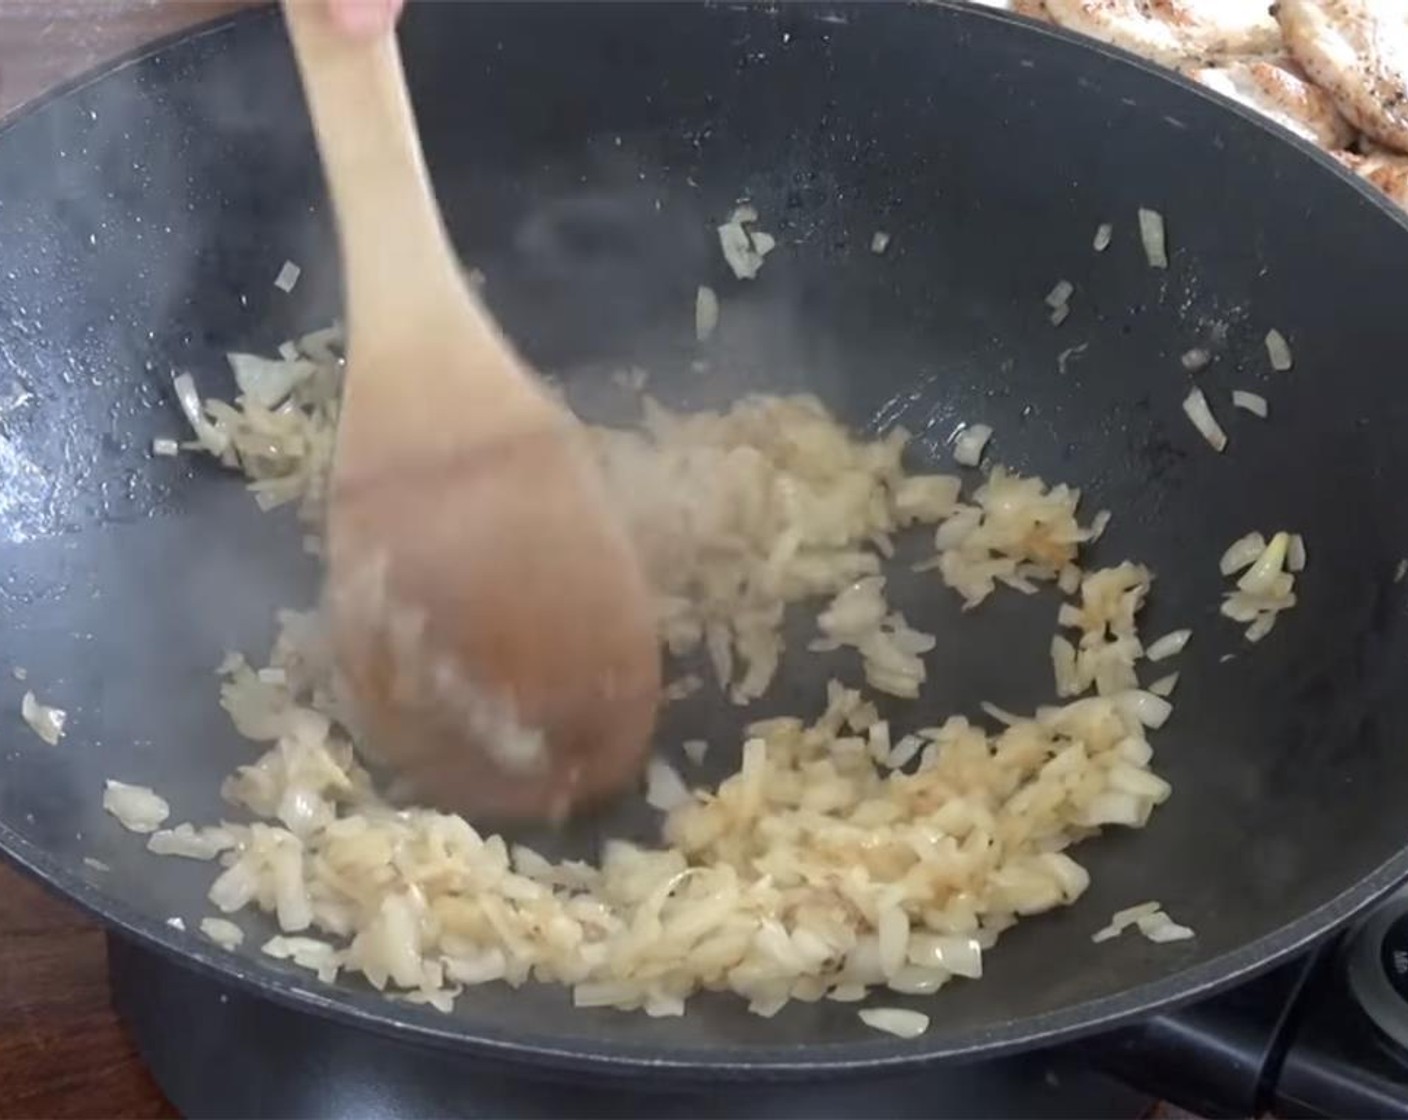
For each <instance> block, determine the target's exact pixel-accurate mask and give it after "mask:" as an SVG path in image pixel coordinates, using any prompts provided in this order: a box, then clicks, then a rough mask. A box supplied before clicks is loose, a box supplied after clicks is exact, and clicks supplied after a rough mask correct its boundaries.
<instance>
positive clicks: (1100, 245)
mask: <svg viewBox="0 0 1408 1120" xmlns="http://www.w3.org/2000/svg"><path fill="white" fill-rule="evenodd" d="M1114 236H1115V227H1114V226H1113V225H1112V224H1111V223H1110V222H1101V223H1100V225H1098V226H1097V227H1096V228H1095V242H1094V247H1095V251H1096V252H1097V253H1103V252H1104V251H1105V250H1106V249H1108V248H1109V247H1110V241H1111V240H1112V239H1113V238H1114Z"/></svg>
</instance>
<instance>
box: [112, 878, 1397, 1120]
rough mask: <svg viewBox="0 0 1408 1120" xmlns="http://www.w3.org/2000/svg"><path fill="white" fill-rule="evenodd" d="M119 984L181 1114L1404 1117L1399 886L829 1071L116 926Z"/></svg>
mask: <svg viewBox="0 0 1408 1120" xmlns="http://www.w3.org/2000/svg"><path fill="white" fill-rule="evenodd" d="M110 961H111V976H112V989H113V999H114V1003H115V1005H116V1006H117V1009H118V1011H119V1013H120V1014H121V1015H122V1016H123V1018H124V1019H125V1020H126V1022H127V1024H128V1026H129V1027H130V1028H131V1029H132V1031H133V1034H134V1035H135V1037H136V1039H137V1043H138V1046H139V1048H140V1049H141V1051H142V1054H143V1056H144V1057H145V1058H146V1060H147V1061H148V1063H149V1064H150V1065H151V1067H152V1071H153V1073H154V1075H155V1076H156V1079H157V1081H158V1082H159V1083H160V1084H161V1087H162V1089H163V1090H164V1091H165V1092H166V1094H167V1096H168V1098H169V1099H170V1100H171V1102H172V1103H173V1104H174V1105H176V1107H177V1108H178V1109H180V1110H181V1112H182V1113H183V1114H185V1115H187V1116H192V1117H205V1116H209V1117H218V1116H230V1117H250V1116H298V1117H339V1118H341V1117H350V1116H356V1117H368V1118H370V1117H388V1118H390V1117H397V1118H399V1117H424V1116H468V1117H481V1116H496V1117H505V1116H508V1117H525V1118H526V1117H555V1116H564V1117H566V1116H570V1117H603V1118H605V1117H629V1116H651V1117H660V1118H664V1117H686V1116H689V1117H705V1116H719V1117H724V1116H727V1117H739V1118H741V1117H752V1116H757V1117H769V1118H772V1120H786V1118H788V1117H793V1116H795V1117H809V1118H823V1117H851V1116H856V1117H859V1116H886V1117H933V1118H935V1120H938V1118H943V1117H960V1116H962V1117H975V1118H976V1117H997V1116H1033V1117H1097V1116H1098V1117H1134V1116H1142V1115H1145V1114H1147V1113H1148V1112H1149V1110H1150V1108H1151V1106H1152V1105H1153V1103H1154V1102H1155V1101H1156V1100H1159V1099H1163V1100H1167V1101H1169V1102H1171V1103H1173V1104H1176V1105H1178V1106H1180V1107H1182V1108H1185V1109H1188V1110H1190V1111H1192V1112H1195V1113H1197V1114H1198V1115H1201V1116H1207V1117H1213V1116H1237V1117H1246V1116H1258V1115H1263V1114H1265V1113H1268V1112H1269V1113H1272V1114H1274V1115H1276V1116H1277V1117H1278V1118H1280V1120H1291V1118H1293V1117H1339V1116H1388V1117H1404V1118H1405V1120H1408V888H1405V889H1404V890H1401V891H1400V892H1399V893H1398V894H1396V895H1394V896H1393V897H1392V898H1391V899H1389V900H1388V901H1387V902H1386V903H1384V904H1383V905H1382V906H1381V907H1379V908H1378V909H1376V910H1375V911H1374V912H1372V913H1371V914H1370V915H1369V917H1368V918H1366V919H1365V920H1364V921H1362V922H1361V923H1359V924H1358V925H1357V926H1355V927H1354V928H1353V929H1351V930H1350V931H1349V932H1348V933H1346V934H1345V935H1344V936H1342V937H1338V938H1336V939H1335V940H1334V941H1332V942H1330V943H1328V944H1326V945H1324V946H1322V947H1321V948H1319V949H1318V950H1316V951H1315V952H1314V953H1311V954H1308V955H1306V956H1304V957H1301V958H1299V959H1297V960H1295V961H1293V962H1291V963H1290V964H1287V965H1284V966H1282V967H1280V968H1278V969H1276V970H1274V971H1272V972H1270V973H1267V974H1266V975H1264V976H1261V977H1259V978H1257V979H1255V980H1252V981H1250V982H1248V983H1246V984H1243V985H1241V986H1240V987H1238V988H1236V989H1234V990H1232V991H1231V992H1228V993H1225V994H1223V995H1219V996H1217V997H1215V998H1213V999H1211V1000H1208V1001H1206V1002H1203V1003H1199V1004H1195V1005H1194V1006H1192V1007H1189V1008H1184V1009H1181V1010H1179V1011H1177V1012H1174V1013H1170V1014H1166V1015H1161V1016H1156V1017H1154V1018H1152V1019H1149V1020H1146V1021H1144V1022H1142V1023H1140V1024H1138V1025H1136V1026H1134V1027H1131V1028H1126V1029H1123V1030H1120V1031H1118V1032H1116V1033H1114V1034H1108V1035H1102V1036H1097V1037H1095V1038H1092V1039H1088V1040H1086V1041H1084V1042H1081V1043H1078V1044H1075V1045H1071V1046H1066V1047H1063V1048H1061V1049H1060V1050H1056V1051H1044V1052H1036V1053H1032V1054H1027V1055H1023V1056H1020V1057H1015V1058H1004V1059H998V1060H989V1061H982V1062H973V1063H968V1064H960V1065H952V1064H951V1065H943V1066H936V1067H932V1068H929V1069H925V1070H921V1071H919V1072H911V1073H904V1074H886V1075H876V1076H865V1077H856V1076H851V1077H849V1078H847V1079H845V1080H837V1081H820V1082H818V1081H810V1082H796V1081H771V1082H769V1081H763V1082H749V1083H746V1084H743V1083H719V1082H715V1083H710V1084H698V1083H695V1084H686V1085H681V1084H680V1083H678V1082H670V1083H669V1084H668V1085H665V1084H653V1083H651V1082H650V1081H649V1080H648V1079H643V1078H640V1077H635V1078H633V1079H632V1080H630V1081H629V1082H627V1081H623V1080H616V1081H607V1080H600V1079H597V1080H587V1079H583V1078H572V1077H571V1075H568V1074H565V1073H556V1074H554V1073H549V1072H546V1071H544V1070H542V1069H539V1068H536V1067H534V1068H531V1069H530V1068H528V1067H522V1066H514V1065H512V1064H508V1063H503V1062H495V1063H490V1062H487V1061H484V1060H475V1059H470V1058H466V1057H465V1056H464V1055H463V1054H461V1053H459V1052H455V1051H451V1050H446V1049H439V1048H436V1047H433V1046H425V1045H412V1044H408V1043H406V1042H403V1041H398V1040H396V1039H394V1038H389V1037H386V1036H384V1035H379V1034H372V1033H370V1032H368V1031H364V1030H361V1029H359V1028H355V1027H351V1026H347V1025H345V1024H341V1023H335V1022H333V1021H331V1020H327V1019H323V1018H320V1017H317V1016H314V1015H311V1014H308V1013H306V1012H299V1011H293V1010H290V1009H288V1008H286V1007H283V1006H281V1005H278V1004H275V1003H272V1002H269V1001H266V1000H263V999H261V998H258V997H256V996H252V995H250V994H247V993H245V992H243V991H238V990H235V989H232V988H228V987H225V986H224V985H222V984H221V983H220V982H219V981H217V980H214V979H212V978H211V977H209V976H207V975H205V974H203V973H198V972H195V971H193V970H191V969H189V968H187V967H185V966H184V965H181V964H178V963H175V962H173V961H172V960H170V959H169V958H167V957H164V956H160V955H158V954H155V953H153V952H151V951H150V950H146V949H142V948H139V947H137V946H136V945H133V944H131V943H129V942H124V941H122V940H119V939H117V938H115V937H114V938H113V939H112V941H111V946H110Z"/></svg>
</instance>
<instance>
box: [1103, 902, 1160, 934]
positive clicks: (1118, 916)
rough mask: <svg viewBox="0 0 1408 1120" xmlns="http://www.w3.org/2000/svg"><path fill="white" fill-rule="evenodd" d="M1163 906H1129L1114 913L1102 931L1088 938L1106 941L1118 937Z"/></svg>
mask: <svg viewBox="0 0 1408 1120" xmlns="http://www.w3.org/2000/svg"><path fill="white" fill-rule="evenodd" d="M1162 909H1163V906H1162V905H1161V904H1160V903H1157V902H1141V903H1140V904H1139V905H1138V906H1130V907H1128V908H1127V909H1124V910H1119V911H1116V912H1115V913H1114V914H1113V915H1112V916H1111V917H1110V921H1109V924H1108V925H1106V926H1105V927H1104V928H1103V929H1100V930H1097V931H1096V932H1095V933H1094V934H1093V935H1092V936H1091V938H1090V940H1092V941H1096V942H1100V941H1108V940H1110V938H1112V937H1118V936H1119V935H1120V934H1122V933H1123V932H1124V931H1125V930H1127V929H1128V928H1129V927H1130V926H1132V925H1135V924H1137V923H1138V921H1139V919H1140V918H1147V917H1149V916H1150V915H1153V914H1157V913H1158V912H1159V911H1160V910H1162Z"/></svg>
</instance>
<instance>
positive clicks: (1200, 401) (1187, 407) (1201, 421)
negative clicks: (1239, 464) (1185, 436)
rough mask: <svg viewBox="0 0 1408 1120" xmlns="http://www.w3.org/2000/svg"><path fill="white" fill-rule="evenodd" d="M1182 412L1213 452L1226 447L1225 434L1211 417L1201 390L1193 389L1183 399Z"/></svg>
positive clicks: (1210, 411) (1214, 418)
mask: <svg viewBox="0 0 1408 1120" xmlns="http://www.w3.org/2000/svg"><path fill="white" fill-rule="evenodd" d="M1183 411H1184V412H1185V413H1186V414H1187V416H1188V419H1189V420H1191V421H1192V422H1193V427H1195V428H1197V429H1198V432H1199V434H1200V435H1201V436H1202V437H1203V438H1204V439H1205V440H1207V441H1208V443H1209V444H1210V445H1211V447H1212V449H1213V450H1214V451H1222V450H1223V449H1225V448H1226V447H1227V433H1226V432H1224V431H1223V430H1222V427H1221V425H1219V424H1218V422H1217V419H1216V417H1214V416H1213V414H1212V409H1211V408H1209V407H1208V399H1207V397H1205V396H1203V391H1202V390H1201V389H1194V390H1193V391H1192V392H1190V393H1189V394H1188V396H1187V397H1185V398H1184V400H1183Z"/></svg>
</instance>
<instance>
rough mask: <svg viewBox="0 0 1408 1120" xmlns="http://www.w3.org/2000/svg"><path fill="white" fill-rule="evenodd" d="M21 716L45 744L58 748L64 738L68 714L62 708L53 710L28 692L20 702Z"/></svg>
mask: <svg viewBox="0 0 1408 1120" xmlns="http://www.w3.org/2000/svg"><path fill="white" fill-rule="evenodd" d="M20 715H21V716H23V717H24V721H25V723H27V724H29V726H30V727H31V728H32V729H33V731H34V733H35V734H36V735H38V736H39V737H40V738H41V739H43V740H44V742H46V743H48V744H49V745H50V746H51V747H53V746H57V745H58V742H59V740H60V739H62V738H63V737H64V723H65V722H66V721H67V720H68V713H67V712H66V711H64V710H63V709H62V708H51V707H49V706H48V705H45V704H41V703H40V702H39V701H38V700H36V699H35V698H34V693H32V692H26V693H25V694H24V698H23V699H22V700H21V701H20Z"/></svg>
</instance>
